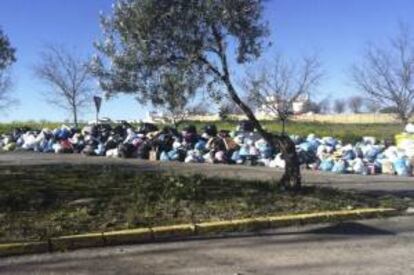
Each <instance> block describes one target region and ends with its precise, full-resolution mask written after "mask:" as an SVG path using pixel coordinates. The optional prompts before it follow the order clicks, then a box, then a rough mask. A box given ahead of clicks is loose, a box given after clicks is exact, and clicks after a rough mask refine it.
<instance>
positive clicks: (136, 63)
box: [93, 0, 301, 189]
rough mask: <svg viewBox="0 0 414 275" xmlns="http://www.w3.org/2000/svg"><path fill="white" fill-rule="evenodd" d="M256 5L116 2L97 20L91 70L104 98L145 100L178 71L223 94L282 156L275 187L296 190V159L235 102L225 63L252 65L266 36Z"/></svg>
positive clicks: (208, 0) (238, 0)
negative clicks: (98, 37)
mask: <svg viewBox="0 0 414 275" xmlns="http://www.w3.org/2000/svg"><path fill="white" fill-rule="evenodd" d="M262 10H263V3H262V1H260V0H119V1H117V3H116V5H114V10H113V13H112V14H110V15H108V16H103V17H102V26H103V34H104V37H103V39H102V40H101V41H99V42H97V43H96V48H97V50H98V54H97V56H96V57H95V59H94V63H93V68H94V72H95V73H96V75H97V76H98V77H99V79H100V84H101V87H102V89H104V90H105V91H107V92H108V93H119V92H123V93H130V94H136V95H138V96H139V97H140V98H141V99H143V100H152V99H153V98H154V97H155V98H156V97H157V95H158V94H159V93H163V92H164V90H163V87H164V86H165V85H164V81H165V78H164V77H163V75H165V74H168V73H170V72H172V71H175V70H177V69H178V70H179V71H181V72H185V73H186V74H188V75H191V76H192V77H193V78H195V79H196V80H197V82H199V83H200V88H201V87H202V88H203V89H206V90H207V91H208V92H209V94H210V95H211V96H212V97H213V98H215V99H220V98H222V97H223V95H226V96H228V97H229V98H230V99H231V100H232V102H233V103H234V104H236V105H238V106H239V107H240V109H241V110H242V111H243V112H244V114H245V115H246V116H247V117H248V119H249V120H250V121H252V123H253V124H254V126H255V128H256V129H257V131H258V132H259V133H260V134H261V135H262V136H263V138H265V139H266V140H267V142H268V143H269V144H271V145H272V146H277V147H279V148H280V150H281V151H282V155H283V157H284V159H285V160H286V171H285V174H284V176H283V178H282V180H281V183H282V184H284V186H286V187H288V188H289V187H291V188H295V189H297V188H299V187H300V183H301V176H300V169H299V160H298V156H297V154H296V150H295V144H294V143H293V142H292V141H291V139H290V138H289V137H288V136H286V135H272V134H270V133H269V132H267V131H266V130H265V129H264V128H263V127H262V125H261V124H260V122H259V121H258V120H257V119H256V117H255V115H254V113H253V111H252V110H251V109H250V108H249V107H248V105H246V104H245V102H243V101H242V100H241V98H240V96H239V92H238V90H237V87H236V86H235V85H234V80H233V77H234V75H233V74H232V66H233V65H235V64H236V65H237V64H245V63H248V62H251V61H254V60H256V59H257V58H258V57H259V56H260V55H261V52H262V49H263V45H264V42H265V37H266V36H267V34H268V29H267V26H266V24H265V23H264V22H263V21H262Z"/></svg>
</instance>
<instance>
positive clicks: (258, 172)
mask: <svg viewBox="0 0 414 275" xmlns="http://www.w3.org/2000/svg"><path fill="white" fill-rule="evenodd" d="M59 164H70V165H120V166H128V167H131V168H132V169H137V170H138V171H163V172H172V173H187V174H191V173H201V174H204V175H206V176H211V177H215V176H218V177H231V178H237V179H240V180H249V179H254V180H271V179H273V180H275V179H276V180H277V179H279V178H280V177H281V176H282V173H283V171H282V170H280V169H274V168H267V167H247V166H242V165H218V164H187V163H179V162H151V161H145V160H138V159H108V158H105V157H85V156H82V155H79V154H67V155H56V154H40V153H30V152H20V153H1V154H0V169H1V167H2V166H3V167H4V166H9V165H59ZM302 178H303V182H304V184H308V185H322V186H332V187H335V188H340V189H355V190H359V191H369V192H377V193H393V194H397V195H401V196H410V197H414V177H397V176H389V175H375V176H360V175H349V174H348V175H336V174H333V173H323V172H319V171H308V170H303V171H302Z"/></svg>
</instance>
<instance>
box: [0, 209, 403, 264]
mask: <svg viewBox="0 0 414 275" xmlns="http://www.w3.org/2000/svg"><path fill="white" fill-rule="evenodd" d="M397 213H399V211H397V210H396V209H393V208H364V209H356V210H342V211H327V212H318V213H311V214H293V215H284V216H270V217H257V218H248V219H238V220H228V221H217V222H205V223H199V224H182V225H172V226H159V227H151V228H138V229H130V230H121V231H112V232H101V233H89V234H81V235H73V236H62V237H56V238H50V239H49V240H48V241H47V242H26V243H9V244H0V257H6V256H16V255H23V254H34V253H45V252H54V251H67V250H74V249H79V248H88V247H103V246H112V245H120V244H134V243H135V244H136V243H149V242H154V241H165V240H174V239H182V238H188V237H194V236H200V237H201V236H211V235H217V234H223V233H227V232H247V231H249V232H252V231H257V230H265V229H271V228H279V227H286V226H294V225H302V224H309V223H321V222H330V221H344V220H349V219H355V218H374V217H383V216H389V215H393V214H397Z"/></svg>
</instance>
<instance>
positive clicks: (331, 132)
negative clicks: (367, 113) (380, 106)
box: [182, 120, 404, 143]
mask: <svg viewBox="0 0 414 275" xmlns="http://www.w3.org/2000/svg"><path fill="white" fill-rule="evenodd" d="M214 123H215V124H216V125H217V128H218V129H224V130H230V131H231V130H234V129H235V127H236V126H237V125H238V123H239V122H238V121H220V122H214ZM188 124H193V125H195V126H196V127H197V128H198V129H199V130H201V129H202V128H203V126H204V125H205V124H206V122H203V121H187V122H184V123H183V124H182V125H183V126H184V125H188ZM262 125H263V126H264V127H265V128H266V129H267V130H269V131H270V132H272V133H280V132H281V131H282V124H281V123H280V122H279V121H270V120H268V121H262ZM183 126H182V127H183ZM403 129H404V127H403V126H402V125H398V124H395V123H394V124H389V123H383V124H380V123H367V124H334V123H319V122H296V121H289V122H288V123H287V124H286V132H287V133H288V134H294V135H299V136H301V137H307V136H308V135H309V134H311V133H313V134H316V135H317V136H320V137H323V136H331V137H335V138H338V139H341V140H342V141H343V142H345V143H356V142H358V141H361V139H362V137H364V136H373V137H376V138H377V139H378V140H390V141H394V136H395V135H396V134H399V133H401V132H402V131H403Z"/></svg>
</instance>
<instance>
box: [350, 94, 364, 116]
mask: <svg viewBox="0 0 414 275" xmlns="http://www.w3.org/2000/svg"><path fill="white" fill-rule="evenodd" d="M363 105H364V99H363V98H362V97H360V96H353V97H350V98H349V101H348V107H349V109H350V110H351V111H352V112H353V113H355V114H359V113H361V109H362V106H363Z"/></svg>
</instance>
